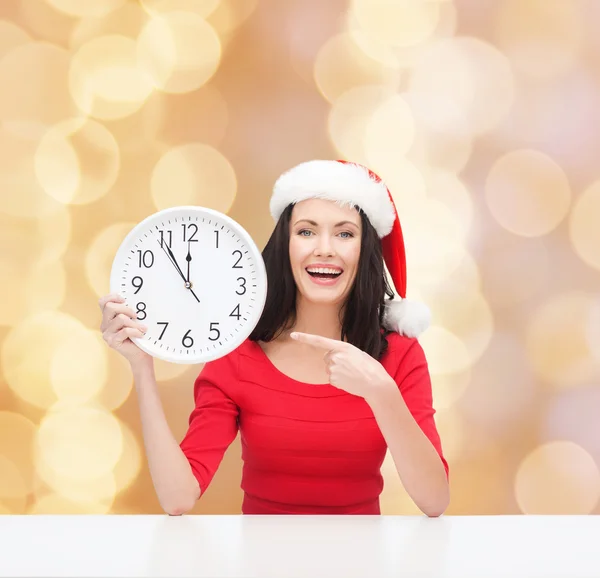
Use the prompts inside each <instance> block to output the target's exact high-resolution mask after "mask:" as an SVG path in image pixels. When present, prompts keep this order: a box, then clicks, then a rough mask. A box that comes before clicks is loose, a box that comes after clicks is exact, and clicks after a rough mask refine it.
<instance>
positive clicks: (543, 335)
mask: <svg viewBox="0 0 600 578" xmlns="http://www.w3.org/2000/svg"><path fill="white" fill-rule="evenodd" d="M594 297H595V296H594V295H590V294H587V293H584V292H578V291H572V292H569V293H562V294H558V295H554V296H553V297H551V298H550V299H548V300H546V301H545V302H543V303H542V304H540V305H539V306H538V308H537V310H535V311H534V313H533V315H532V316H531V319H530V322H529V326H528V328H527V353H528V357H529V360H530V363H531V364H532V367H533V369H534V371H535V372H536V374H537V375H538V376H539V377H540V378H542V379H543V380H545V381H547V382H548V383H550V384H552V385H554V386H557V387H574V386H578V385H583V384H586V383H589V382H592V380H594V379H597V376H598V372H599V371H600V360H599V359H596V358H594V356H593V352H592V351H591V350H590V345H591V344H590V342H589V339H588V320H589V318H590V316H591V315H592V312H593V310H594V306H595V300H594Z"/></svg>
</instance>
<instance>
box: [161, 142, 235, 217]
mask: <svg viewBox="0 0 600 578" xmlns="http://www.w3.org/2000/svg"><path fill="white" fill-rule="evenodd" d="M150 187H151V191H152V200H153V201H154V204H155V206H156V208H157V209H158V210H162V209H166V208H169V207H175V206H177V205H202V206H204V207H209V208H211V209H215V210H217V211H220V212H222V213H227V212H228V211H229V209H230V208H231V205H232V204H233V201H234V200H235V195H236V193H237V178H236V175H235V170H234V168H233V167H232V166H231V163H230V162H229V161H228V160H227V159H226V158H225V157H224V156H223V154H222V153H220V152H219V151H218V150H217V149H215V148H213V147H211V146H208V145H205V144H202V143H187V144H184V145H180V146H177V147H174V148H172V149H170V150H169V151H167V152H166V153H165V154H164V155H163V156H162V157H161V158H160V159H159V161H158V162H157V163H156V166H155V167H154V170H153V172H152V180H151V184H150Z"/></svg>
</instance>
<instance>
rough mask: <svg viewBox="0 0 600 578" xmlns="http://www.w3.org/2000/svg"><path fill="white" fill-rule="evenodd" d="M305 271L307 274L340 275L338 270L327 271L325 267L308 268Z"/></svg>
mask: <svg viewBox="0 0 600 578" xmlns="http://www.w3.org/2000/svg"><path fill="white" fill-rule="evenodd" d="M306 270H307V271H308V272H309V273H319V274H321V275H322V274H325V273H329V274H330V275H339V274H341V273H342V272H341V271H340V270H339V269H329V268H325V267H308V268H307V269H306Z"/></svg>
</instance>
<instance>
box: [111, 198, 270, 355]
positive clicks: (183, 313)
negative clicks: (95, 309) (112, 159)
mask: <svg viewBox="0 0 600 578" xmlns="http://www.w3.org/2000/svg"><path fill="white" fill-rule="evenodd" d="M110 288H111V292H113V293H118V294H120V295H121V296H122V297H123V298H124V299H125V302H126V304H127V306H128V307H130V308H131V309H133V311H135V312H136V313H137V319H138V320H139V321H140V322H142V323H143V324H144V325H146V326H147V327H148V331H147V333H146V335H145V336H144V337H143V338H136V339H134V340H133V341H134V342H135V343H136V344H137V346H138V347H140V348H141V349H142V350H144V351H146V352H147V353H148V354H150V355H152V356H153V357H156V358H159V359H163V360H165V361H170V362H173V363H186V364H193V363H204V362H207V361H211V360H214V359H217V358H219V357H223V356H224V355H226V354H228V353H230V352H231V351H233V350H234V349H235V348H236V347H238V346H239V345H240V344H241V343H242V342H243V341H244V340H245V339H246V338H247V337H248V336H249V335H250V333H251V332H252V330H253V329H254V327H255V326H256V324H257V323H258V321H259V319H260V316H261V314H262V311H263V308H264V305H265V300H266V296H267V274H266V269H265V265H264V261H263V258H262V255H261V253H260V251H259V250H258V248H257V247H256V245H255V243H254V241H253V240H252V237H251V236H250V235H249V234H248V233H247V231H246V230H245V229H244V228H243V227H242V226H241V225H240V224H238V223H237V222H236V221H234V220H233V219H231V218H230V217H228V216H227V215H224V214H222V213H220V212H218V211H215V210H212V209H207V208H205V207H197V206H181V207H173V208H169V209H165V210H162V211H159V212H157V213H154V214H153V215H150V216H149V217H147V218H146V219H144V220H143V221H141V222H140V223H139V224H137V225H136V226H135V227H134V228H133V229H132V230H131V231H130V232H129V234H128V235H127V236H126V237H125V239H124V240H123V242H122V243H121V245H120V247H119V249H118V250H117V253H116V255H115V258H114V260H113V264H112V269H111V276H110Z"/></svg>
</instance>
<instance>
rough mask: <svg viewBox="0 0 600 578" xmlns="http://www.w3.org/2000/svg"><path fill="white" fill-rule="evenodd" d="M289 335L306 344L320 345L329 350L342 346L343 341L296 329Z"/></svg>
mask: <svg viewBox="0 0 600 578" xmlns="http://www.w3.org/2000/svg"><path fill="white" fill-rule="evenodd" d="M290 337H291V338H292V339H295V340H296V341H300V342H301V343H307V344H308V345H314V346H315V347H321V348H323V349H327V350H329V351H331V350H332V349H340V348H341V347H343V346H344V342H343V341H338V340H337V339H330V338H329V337H322V336H321V335H311V334H310V333H298V332H297V331H294V332H293V333H292V334H291V335H290Z"/></svg>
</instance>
